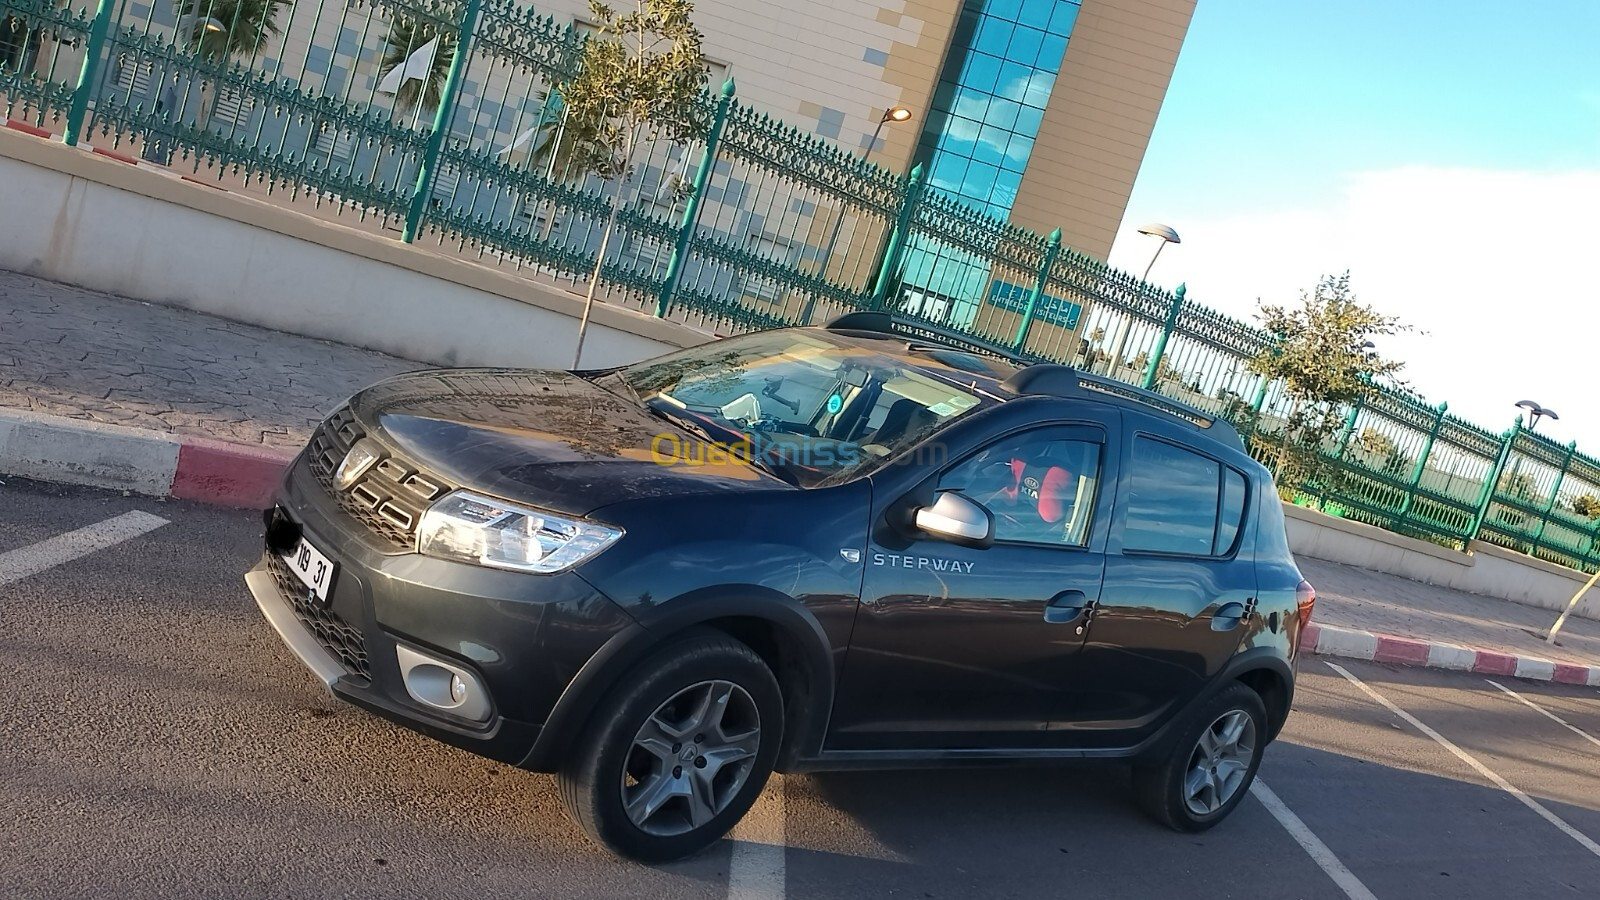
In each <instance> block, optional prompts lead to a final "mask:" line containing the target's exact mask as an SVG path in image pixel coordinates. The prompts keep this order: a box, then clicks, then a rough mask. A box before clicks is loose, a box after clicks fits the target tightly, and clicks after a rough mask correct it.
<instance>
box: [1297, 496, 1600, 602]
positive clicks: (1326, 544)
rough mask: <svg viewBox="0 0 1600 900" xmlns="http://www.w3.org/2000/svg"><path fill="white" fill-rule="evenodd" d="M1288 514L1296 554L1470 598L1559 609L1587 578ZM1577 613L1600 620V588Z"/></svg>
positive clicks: (1308, 513)
mask: <svg viewBox="0 0 1600 900" xmlns="http://www.w3.org/2000/svg"><path fill="white" fill-rule="evenodd" d="M1284 514H1285V519H1286V520H1287V524H1288V530H1289V546H1290V548H1291V549H1293V550H1294V552H1295V553H1296V554H1297V555H1300V556H1309V557H1311V558H1313V559H1325V560H1328V561H1330V562H1337V563H1344V564H1346V565H1351V566H1359V567H1361V568H1363V569H1372V570H1373V571H1377V572H1387V573H1389V574H1391V575H1399V576H1400V577H1402V578H1409V579H1411V580H1412V581H1420V582H1422V583H1424V584H1434V585H1439V586H1441V587H1448V588H1452V589H1454V590H1458V591H1465V592H1466V593H1469V594H1481V595H1483V596H1485V597H1496V598H1499V599H1501V600H1513V601H1516V602H1518V603H1526V604H1528V605H1529V606H1537V607H1540V608H1543V609H1552V610H1561V609H1565V608H1566V606H1567V603H1568V602H1569V601H1570V600H1571V599H1572V595H1573V594H1575V593H1577V592H1578V589H1579V588H1581V587H1583V583H1584V581H1586V580H1587V576H1584V575H1581V574H1579V573H1578V572H1576V571H1574V570H1572V569H1568V568H1565V567H1563V566H1558V565H1555V564H1553V563H1547V562H1545V561H1544V560H1542V559H1534V558H1533V557H1531V556H1525V555H1523V554H1521V553H1516V552H1513V551H1511V550H1506V549H1503V548H1501V547H1495V546H1491V545H1489V544H1482V543H1474V544H1473V545H1472V547H1471V549H1470V550H1469V551H1468V552H1466V553H1462V552H1460V551H1456V550H1450V549H1447V548H1444V547H1440V546H1439V545H1437V544H1430V543H1428V542H1427V541H1419V540H1417V539H1415V538H1409V537H1405V536H1404V535H1399V534H1394V533H1392V532H1388V531H1384V530H1383V529H1381V528H1376V527H1374V526H1372V525H1367V524H1364V523H1361V522H1353V521H1351V520H1349V519H1340V518H1337V517H1335V516H1330V515H1327V514H1325V513H1320V512H1317V511H1316V510H1310V509H1306V508H1305V507H1301V506H1294V505H1292V504H1285V505H1284ZM1573 615H1576V616H1582V617H1584V618H1586V619H1600V587H1597V588H1595V589H1593V590H1591V591H1590V593H1589V595H1588V596H1586V597H1584V599H1583V602H1582V603H1580V604H1578V607H1577V609H1575V610H1574V611H1573Z"/></svg>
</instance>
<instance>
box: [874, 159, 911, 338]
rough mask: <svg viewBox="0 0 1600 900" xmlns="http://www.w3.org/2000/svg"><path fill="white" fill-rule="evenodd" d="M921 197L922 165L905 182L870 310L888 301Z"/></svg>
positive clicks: (879, 270)
mask: <svg viewBox="0 0 1600 900" xmlns="http://www.w3.org/2000/svg"><path fill="white" fill-rule="evenodd" d="M921 197H922V163H917V164H916V166H914V167H912V169H911V177H910V178H909V179H908V180H907V181H906V196H905V202H903V203H901V204H900V218H899V219H898V220H897V221H896V222H895V223H894V232H893V233H892V234H890V235H889V246H888V247H886V248H885V249H884V252H883V265H882V266H880V267H879V268H878V283H877V284H876V285H874V286H873V289H872V298H871V300H870V301H869V304H870V307H871V308H872V309H882V308H883V306H884V305H885V304H886V303H887V302H888V300H889V283H890V281H891V280H895V279H896V275H897V273H898V272H899V270H900V263H901V262H902V261H903V258H904V257H905V249H906V237H907V233H908V232H909V231H910V230H911V220H912V217H913V216H914V215H915V214H916V211H917V201H918V200H919V199H921Z"/></svg>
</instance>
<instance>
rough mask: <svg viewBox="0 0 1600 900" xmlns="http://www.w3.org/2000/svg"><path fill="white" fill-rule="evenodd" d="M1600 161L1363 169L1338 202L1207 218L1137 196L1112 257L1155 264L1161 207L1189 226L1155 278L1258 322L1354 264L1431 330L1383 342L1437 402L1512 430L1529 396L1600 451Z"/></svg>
mask: <svg viewBox="0 0 1600 900" xmlns="http://www.w3.org/2000/svg"><path fill="white" fill-rule="evenodd" d="M1597 211H1600V169H1596V170H1585V171H1557V172H1526V171H1494V170H1483V169H1453V168H1437V167H1423V166H1416V167H1406V168H1399V169H1391V170H1384V171H1374V172H1365V173H1359V174H1356V175H1353V176H1351V177H1350V178H1349V179H1348V180H1347V182H1346V184H1345V189H1344V191H1343V192H1342V194H1340V195H1339V196H1337V197H1336V198H1335V199H1334V200H1332V201H1331V202H1330V203H1328V204H1327V205H1326V206H1325V207H1324V208H1316V209H1286V210H1279V211H1273V212H1264V213H1262V214H1260V215H1251V216H1234V217H1228V218H1220V219H1206V218H1204V217H1203V215H1198V214H1191V215H1187V216H1185V215H1182V211H1170V210H1168V211H1157V210H1154V209H1151V208H1137V207H1130V209H1129V211H1128V216H1127V217H1126V218H1125V220H1124V227H1123V231H1122V233H1121V234H1119V235H1118V240H1117V243H1116V246H1115V248H1114V249H1113V250H1112V253H1111V262H1112V264H1113V265H1116V266H1118V267H1119V268H1123V269H1126V270H1129V271H1132V272H1134V273H1138V272H1142V271H1143V270H1144V267H1145V265H1146V264H1147V263H1148V262H1149V261H1150V254H1151V252H1152V251H1154V249H1155V238H1151V237H1147V236H1144V235H1140V234H1138V232H1137V229H1138V228H1139V226H1140V225H1142V224H1144V223H1145V222H1146V221H1147V220H1148V219H1155V220H1157V221H1166V222H1167V224H1170V225H1172V226H1173V227H1175V228H1177V229H1178V231H1179V233H1180V234H1181V236H1182V238H1183V243H1182V244H1181V245H1179V246H1176V247H1168V248H1166V249H1165V250H1163V251H1162V255H1161V258H1160V261H1159V262H1158V263H1157V264H1156V267H1155V269H1154V270H1153V271H1152V272H1151V280H1152V281H1155V282H1157V283H1160V284H1164V285H1167V286H1169V287H1171V286H1175V285H1176V284H1177V282H1179V281H1185V282H1187V283H1188V285H1189V293H1188V296H1189V297H1190V298H1192V299H1193V300H1195V301H1197V302H1200V303H1204V304H1206V305H1208V306H1212V307H1215V308H1217V309H1220V310H1222V311H1224V312H1227V313H1229V314H1231V315H1234V316H1236V317H1238V318H1241V319H1245V320H1246V321H1251V319H1250V316H1251V314H1252V313H1253V312H1254V310H1255V301H1256V298H1257V297H1260V298H1263V299H1267V300H1269V301H1283V302H1293V301H1294V300H1295V299H1297V298H1298V297H1299V295H1300V293H1301V291H1303V290H1306V289H1308V288H1310V287H1312V286H1313V285H1314V284H1315V282H1316V280H1317V279H1318V278H1319V277H1320V276H1321V275H1323V274H1325V273H1336V272H1339V271H1343V270H1345V269H1349V270H1350V273H1351V282H1352V285H1353V287H1354V288H1355V290H1356V293H1357V295H1358V296H1359V297H1360V299H1361V300H1362V301H1363V302H1366V303H1368V304H1371V305H1373V306H1375V307H1377V308H1378V309H1379V310H1380V311H1382V312H1385V313H1389V314H1392V315H1397V316H1400V317H1401V318H1402V319H1403V320H1404V321H1406V322H1408V323H1410V324H1411V325H1413V326H1415V327H1416V328H1417V329H1418V330H1419V331H1427V332H1429V333H1428V334H1427V335H1421V334H1411V335H1403V336H1400V337H1396V338H1389V339H1386V340H1385V341H1384V345H1383V347H1382V348H1381V349H1382V351H1383V352H1385V353H1386V354H1388V355H1391V356H1393V357H1396V358H1399V359H1403V360H1405V361H1406V363H1407V366H1406V372H1405V373H1404V375H1405V377H1406V378H1408V379H1409V380H1410V381H1411V383H1412V385H1413V386H1414V387H1415V388H1417V389H1418V390H1420V391H1421V392H1422V393H1423V394H1424V395H1426V396H1427V397H1428V398H1429V399H1430V400H1431V401H1434V402H1437V401H1439V400H1448V401H1449V402H1450V409H1451V412H1453V413H1457V414H1459V415H1462V416H1463V417H1465V418H1467V419H1469V420H1470V421H1474V422H1476V423H1478V424H1479V425H1482V426H1485V427H1489V428H1491V429H1492V430H1494V431H1499V430H1501V429H1503V428H1505V427H1508V426H1509V425H1510V424H1511V421H1512V419H1513V418H1514V416H1515V414H1516V412H1517V410H1515V409H1513V408H1512V404H1513V403H1515V402H1516V401H1517V400H1521V399H1533V400H1537V401H1539V402H1540V403H1543V404H1544V405H1546V406H1548V407H1550V408H1552V409H1555V410H1557V411H1559V412H1560V414H1561V416H1562V419H1561V421H1560V422H1555V423H1549V422H1546V423H1542V424H1541V425H1540V429H1539V430H1540V432H1541V433H1544V434H1549V435H1550V436H1552V437H1555V438H1557V439H1559V440H1562V441H1566V440H1570V439H1574V438H1575V439H1577V440H1578V441H1579V446H1580V449H1583V450H1585V451H1586V452H1588V453H1589V454H1590V455H1596V456H1600V402H1597V401H1596V400H1595V399H1594V395H1595V388H1594V386H1595V384H1596V383H1597V382H1600V355H1597V354H1596V353H1595V349H1594V348H1595V347H1596V346H1597V344H1600V226H1597V223H1596V218H1597Z"/></svg>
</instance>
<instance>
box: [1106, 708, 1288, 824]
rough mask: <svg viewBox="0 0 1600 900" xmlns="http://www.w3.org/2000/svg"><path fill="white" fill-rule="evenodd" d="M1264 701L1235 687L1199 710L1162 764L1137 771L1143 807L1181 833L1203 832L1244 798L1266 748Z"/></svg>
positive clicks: (1135, 782) (1135, 776) (1137, 788)
mask: <svg viewBox="0 0 1600 900" xmlns="http://www.w3.org/2000/svg"><path fill="white" fill-rule="evenodd" d="M1266 723H1267V710H1266V705H1265V704H1263V703H1262V702H1261V697H1260V695H1258V694H1257V693H1256V692H1255V691H1253V690H1251V689H1250V688H1249V687H1247V686H1246V685H1243V684H1234V685H1232V686H1231V687H1229V688H1227V689H1226V690H1224V691H1223V692H1222V693H1220V694H1218V695H1217V696H1215V697H1212V698H1211V699H1210V700H1208V701H1206V702H1205V703H1204V704H1202V705H1201V706H1199V707H1198V708H1196V709H1195V711H1194V713H1193V714H1192V715H1191V716H1190V717H1189V718H1188V719H1187V721H1186V722H1185V725H1184V727H1183V728H1182V730H1181V731H1180V732H1179V734H1178V737H1177V740H1176V741H1174V743H1173V749H1172V752H1171V754H1170V755H1169V756H1168V757H1167V759H1166V760H1165V761H1164V762H1161V763H1158V764H1156V765H1154V766H1149V767H1139V768H1135V769H1134V773H1133V790H1134V797H1135V799H1137V800H1138V802H1139V806H1140V807H1142V808H1143V809H1144V811H1145V812H1147V813H1149V814H1150V815H1151V816H1152V817H1154V818H1155V819H1156V821H1158V822H1161V823H1163V824H1165V825H1167V826H1168V827H1170V828H1173V829H1175V830H1177V831H1205V830H1206V829H1208V828H1210V827H1212V826H1213V825H1215V824H1217V823H1218V822H1221V821H1222V820H1223V819H1225V818H1227V817H1228V814H1229V813H1231V812H1233V810H1234V807H1236V806H1238V805H1239V803H1240V802H1241V801H1242V800H1243V799H1244V795H1245V793H1246V792H1247V791H1248V790H1249V789H1250V783H1251V782H1252V781H1254V780H1255V777H1256V769H1257V768H1258V767H1259V766H1260V765H1261V753H1262V751H1263V750H1264V749H1265V748H1266V734H1267V727H1266Z"/></svg>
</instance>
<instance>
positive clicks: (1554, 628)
mask: <svg viewBox="0 0 1600 900" xmlns="http://www.w3.org/2000/svg"><path fill="white" fill-rule="evenodd" d="M1596 581H1600V568H1597V569H1595V570H1594V574H1593V575H1590V576H1589V580H1588V581H1585V582H1584V583H1583V587H1581V588H1578V592H1577V593H1576V594H1573V595H1572V599H1571V600H1568V601H1567V608H1566V609H1564V610H1562V611H1561V616H1560V617H1559V618H1557V619H1556V623H1555V624H1554V625H1551V626H1550V633H1549V634H1547V635H1545V636H1544V639H1545V642H1546V643H1550V644H1553V643H1555V642H1556V632H1558V631H1560V630H1561V626H1562V625H1565V624H1566V623H1567V616H1570V615H1572V611H1573V609H1575V608H1577V606H1578V601H1579V600H1581V599H1583V595H1584V594H1586V593H1588V591H1589V588H1592V587H1594V583H1595V582H1596Z"/></svg>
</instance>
